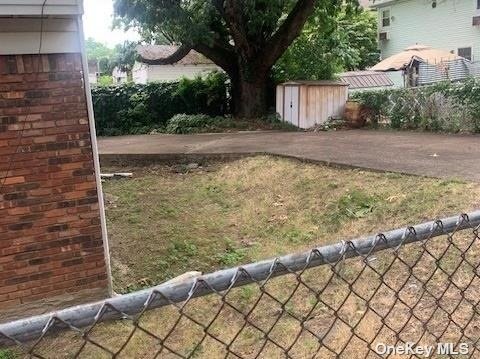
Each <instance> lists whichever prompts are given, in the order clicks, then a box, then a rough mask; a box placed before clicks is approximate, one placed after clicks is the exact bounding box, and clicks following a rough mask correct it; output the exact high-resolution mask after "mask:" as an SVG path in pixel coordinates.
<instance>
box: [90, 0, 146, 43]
mask: <svg viewBox="0 0 480 359" xmlns="http://www.w3.org/2000/svg"><path fill="white" fill-rule="evenodd" d="M84 7H85V15H84V17H83V22H84V27H85V37H86V38H89V37H93V38H94V39H95V40H97V41H98V42H101V43H104V44H106V45H108V46H109V47H114V46H115V45H116V44H120V43H123V42H124V41H125V40H131V41H138V40H139V39H140V38H139V36H138V34H137V33H136V32H135V31H133V30H131V31H128V32H127V33H125V32H123V31H122V30H119V29H116V30H112V20H113V0H84Z"/></svg>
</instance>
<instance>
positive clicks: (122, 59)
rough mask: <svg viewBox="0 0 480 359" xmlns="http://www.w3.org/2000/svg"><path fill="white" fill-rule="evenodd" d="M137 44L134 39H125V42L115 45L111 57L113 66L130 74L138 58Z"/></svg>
mask: <svg viewBox="0 0 480 359" xmlns="http://www.w3.org/2000/svg"><path fill="white" fill-rule="evenodd" d="M137 45H138V44H137V43H136V42H134V41H125V42H124V43H123V44H118V45H117V46H115V49H114V53H113V56H112V58H111V63H112V66H113V67H118V68H119V69H120V71H123V72H126V73H128V74H130V73H131V72H132V70H133V66H134V65H135V60H136V58H137Z"/></svg>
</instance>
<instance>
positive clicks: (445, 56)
mask: <svg viewBox="0 0 480 359" xmlns="http://www.w3.org/2000/svg"><path fill="white" fill-rule="evenodd" d="M459 59H462V58H461V57H460V56H458V55H455V54H452V53H451V52H449V51H446V50H441V49H434V48H432V47H430V46H426V45H421V44H417V45H413V46H410V47H407V48H406V49H405V50H403V51H402V52H399V53H398V54H395V55H392V56H390V57H387V58H386V59H384V60H382V61H380V62H379V63H378V64H376V65H375V66H373V67H372V68H371V70H373V71H398V70H403V69H405V68H406V67H408V66H409V65H410V64H411V63H412V61H413V60H417V61H420V62H425V63H430V64H440V63H443V62H447V61H453V60H459Z"/></svg>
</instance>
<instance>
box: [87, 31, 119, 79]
mask: <svg viewBox="0 0 480 359" xmlns="http://www.w3.org/2000/svg"><path fill="white" fill-rule="evenodd" d="M85 48H86V52H87V57H88V60H89V61H97V62H98V63H99V67H100V68H99V71H100V72H110V69H111V67H110V59H111V57H112V55H113V50H112V49H110V48H109V47H107V46H106V45H104V44H102V43H101V42H97V41H95V40H94V39H93V38H91V37H90V38H88V39H87V40H86V41H85Z"/></svg>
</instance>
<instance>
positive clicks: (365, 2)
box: [358, 0, 370, 8]
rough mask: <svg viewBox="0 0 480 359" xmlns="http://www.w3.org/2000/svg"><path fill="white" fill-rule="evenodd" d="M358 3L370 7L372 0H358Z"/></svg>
mask: <svg viewBox="0 0 480 359" xmlns="http://www.w3.org/2000/svg"><path fill="white" fill-rule="evenodd" d="M358 3H359V4H360V6H361V7H365V8H367V7H370V0H358Z"/></svg>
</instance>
